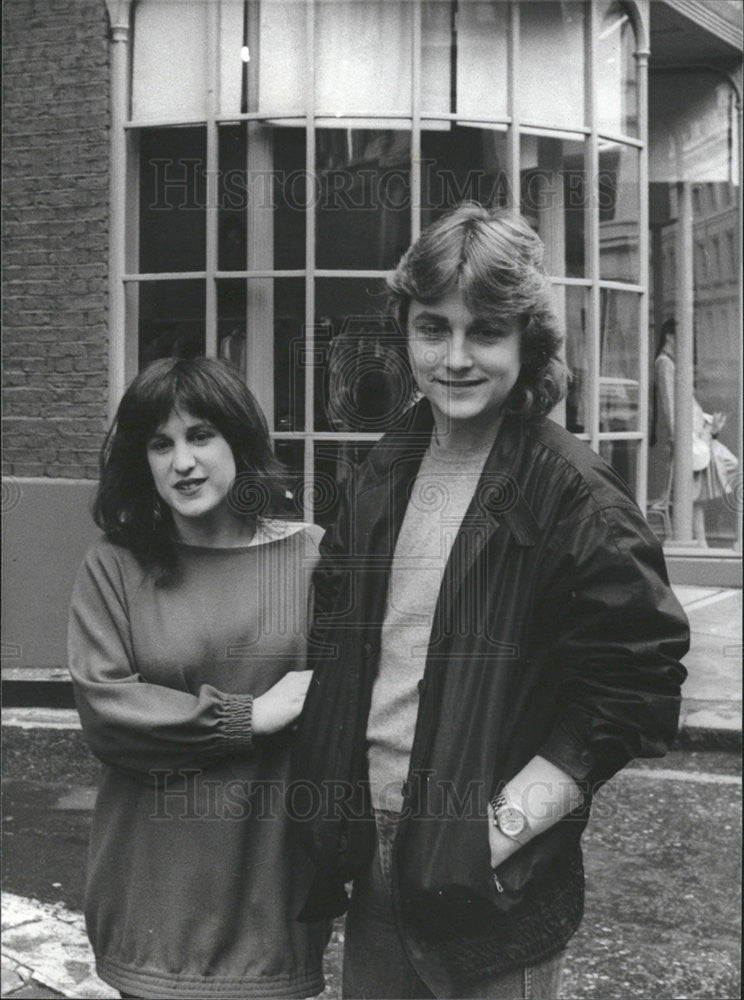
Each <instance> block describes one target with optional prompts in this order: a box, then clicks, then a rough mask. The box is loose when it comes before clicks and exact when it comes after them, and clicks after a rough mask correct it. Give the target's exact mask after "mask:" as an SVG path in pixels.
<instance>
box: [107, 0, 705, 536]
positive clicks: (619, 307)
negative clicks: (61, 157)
mask: <svg viewBox="0 0 744 1000" xmlns="http://www.w3.org/2000/svg"><path fill="white" fill-rule="evenodd" d="M595 7H596V12H595V11H593V9H592V8H591V7H590V6H589V5H588V4H587V3H584V2H558V0H556V2H552V0H551V2H540V3H535V2H531V0H530V2H523V3H521V4H519V5H516V4H515V5H510V4H507V3H504V2H501V0H483V2H481V0H468V2H467V3H459V4H458V3H449V2H440V0H431V2H428V0H427V2H422V3H421V4H413V3H410V2H408V0H384V2H383V0H353V2H351V0H349V2H346V0H318V2H316V3H314V4H313V5H312V6H310V5H308V3H306V2H305V0H281V2H276V0H275V2H262V3H259V2H250V3H247V4H246V3H244V2H243V0H210V2H206V0H205V2H200V0H139V2H138V3H137V4H136V6H135V7H134V11H135V15H134V33H133V51H132V59H131V69H132V90H131V121H130V122H129V123H128V126H127V135H128V143H129V146H128V148H129V152H130V154H131V162H132V163H135V164H136V167H135V168H133V169H132V170H130V178H129V180H130V188H129V198H130V207H131V209H132V218H133V219H136V220H137V224H136V225H133V224H131V222H130V224H129V226H128V234H127V240H128V254H127V257H128V261H129V267H128V272H127V274H126V275H125V276H124V278H123V280H124V282H125V289H126V302H127V328H128V334H129V336H130V338H131V341H132V343H133V344H134V345H136V349H135V350H130V351H129V356H130V358H133V359H135V361H136V363H139V364H140V365H142V364H145V363H147V362H148V361H149V360H152V359H153V358H155V357H160V356H163V355H165V354H174V353H175V354H183V355H189V354H194V353H209V354H216V355H219V356H222V357H225V358H228V359H230V360H231V361H233V362H234V363H235V364H236V365H238V366H239V367H240V368H241V369H242V370H243V371H244V372H245V375H246V379H247V381H248V383H249V384H250V386H251V388H252V389H253V390H254V391H255V393H256V395H257V397H258V399H259V402H260V403H261V405H262V407H263V408H264V410H265V412H266V415H267V419H268V421H269V424H270V427H271V431H272V434H273V436H274V439H275V443H276V448H277V452H278V453H279V454H280V455H281V456H282V457H283V459H284V460H285V461H286V462H287V464H288V465H289V466H290V467H291V468H292V469H293V471H294V473H295V475H296V477H297V478H296V486H297V495H298V497H300V499H301V506H303V509H304V513H305V516H308V517H313V516H317V518H318V520H320V521H321V523H325V522H324V519H325V520H326V521H327V520H328V519H329V518H330V517H331V516H332V511H333V509H334V504H335V502H336V500H335V499H334V497H336V498H337V496H336V494H335V493H334V491H333V490H332V489H330V488H328V489H326V487H327V486H328V483H329V482H332V481H333V482H336V481H339V480H341V479H343V478H344V476H345V475H346V474H347V473H348V469H349V467H350V463H352V462H353V461H354V460H355V459H357V458H359V457H360V456H361V455H362V454H363V453H364V451H365V449H368V448H369V447H371V445H372V443H373V442H374V441H375V440H376V439H377V438H378V437H379V436H380V434H382V433H383V432H384V431H385V430H386V429H387V428H388V427H389V426H390V425H391V424H392V423H393V422H394V421H395V420H396V419H397V418H398V416H399V415H400V408H401V406H404V405H406V404H407V403H408V400H409V399H410V393H411V386H410V384H409V383H408V382H407V381H406V376H405V371H404V367H401V366H400V364H399V358H400V347H401V342H400V331H398V330H397V327H396V325H395V323H394V322H393V321H392V319H391V317H389V316H386V315H385V304H384V295H383V278H384V275H385V273H386V272H387V271H388V270H389V269H390V268H392V267H394V266H395V264H396V263H397V261H398V259H399V257H400V255H401V254H402V253H403V251H404V250H405V249H406V248H407V246H408V245H409V244H410V242H411V240H412V238H414V237H415V236H416V235H417V234H418V232H420V230H421V229H422V228H423V227H424V226H426V225H427V224H429V223H430V222H431V221H433V220H435V219H436V218H438V217H439V216H440V215H441V214H442V213H443V212H445V211H447V210H448V209H449V208H451V207H453V206H454V205H456V204H458V203H459V202H461V201H463V200H473V201H477V202H480V203H481V204H484V205H487V206H492V207H497V206H513V207H516V208H518V209H519V210H521V211H522V213H523V214H524V215H525V216H526V218H527V219H528V220H529V222H530V224H531V225H532V226H533V227H534V228H535V230H536V231H537V232H538V233H539V234H540V236H541V238H542V239H543V241H544V244H545V248H546V252H545V266H546V270H547V272H548V274H549V275H550V277H551V279H552V281H553V283H554V289H555V297H556V302H557V306H558V309H559V310H560V311H561V312H562V313H563V314H564V315H565V319H566V329H567V341H566V357H567V360H568V363H569V366H570V368H571V370H572V373H573V379H572V382H571V387H570V391H569V396H568V399H567V401H566V404H565V411H564V410H562V409H561V410H558V411H557V412H556V414H555V417H556V419H558V420H561V421H565V423H566V424H567V426H568V427H569V428H570V429H571V430H572V431H574V432H575V433H577V434H580V435H581V436H582V437H584V438H585V439H587V440H588V441H589V442H590V443H591V444H592V446H593V447H595V448H596V449H598V450H600V449H602V450H603V451H604V452H605V453H606V454H607V455H608V457H609V458H610V460H611V461H612V463H613V465H614V466H615V468H616V469H617V470H618V471H619V472H620V474H621V475H623V476H625V478H627V479H628V481H629V482H630V483H631V484H633V486H634V488H637V489H638V490H639V491H640V492H641V493H642V492H643V488H644V482H643V479H644V477H645V473H646V470H645V468H644V469H642V470H640V473H639V466H638V463H639V456H640V455H641V454H642V447H643V438H644V435H645V434H646V432H647V429H646V428H644V427H641V426H640V423H641V421H640V413H641V407H640V401H639V391H640V389H639V386H640V383H641V377H640V375H641V363H642V362H641V359H640V337H639V324H640V316H641V307H640V301H641V295H642V292H643V283H644V282H645V275H642V274H641V273H640V260H641V248H640V232H639V219H640V218H641V199H642V197H644V192H642V191H641V189H640V176H641V156H642V152H641V143H640V141H639V138H638V79H637V66H636V62H635V58H634V52H635V38H634V33H633V25H632V20H631V18H630V16H629V13H628V7H627V5H625V4H623V3H618V2H605V0H598V2H597V3H596V5H595ZM309 15H311V16H309ZM246 18H247V19H246ZM417 18H420V21H419V22H418V23H417V20H416V19H417ZM414 39H419V40H420V46H419V48H418V49H417V50H416V51H414ZM244 40H247V43H248V45H247V48H248V52H247V53H244V52H241V48H242V45H243V42H244ZM590 45H593V46H594V53H593V58H592V59H590V58H589V52H588V46H590ZM164 52H167V53H169V58H167V59H164V58H163V53H164ZM246 55H247V56H248V60H247V61H245V59H244V56H246ZM517 56H518V58H516V57H517ZM590 66H593V67H594V72H593V73H589V72H588V69H589V67H590ZM510 72H514V76H513V78H510V75H509V74H510ZM311 74H312V75H313V76H314V87H313V88H312V93H314V104H313V106H312V108H310V107H309V106H308V100H309V98H308V94H309V93H310V90H309V88H308V87H307V86H306V84H307V81H308V79H309V77H310V75H311ZM414 81H416V82H417V84H418V91H417V92H416V91H414ZM310 112H312V116H313V117H312V118H310V117H309V113H310ZM593 126H594V128H593ZM517 150H518V154H519V155H518V157H515V156H514V153H515V151H517ZM311 151H312V156H311V157H310V156H309V154H310V152H311ZM595 161H596V162H598V165H599V175H598V176H597V177H595V176H594V175H593V174H594V171H590V169H589V166H590V165H591V164H593V163H594V162H595ZM667 201H668V206H667V210H666V212H667V214H666V216H665V218H666V219H667V223H668V224H667V228H666V231H665V235H664V240H665V242H664V256H663V269H664V272H665V277H664V281H663V283H662V284H663V285H664V287H663V288H662V294H663V295H664V296H665V297H666V300H667V303H666V304H665V305H664V308H667V307H668V291H669V288H672V287H673V271H674V262H673V253H674V238H673V221H671V220H673V219H674V194H673V193H671V194H669V196H668V199H667ZM597 204H598V208H599V219H598V226H595V225H593V220H594V219H595V206H596V205H597ZM590 206H591V208H590ZM166 209H167V210H166ZM309 234H312V237H313V238H311V239H308V235H309ZM597 265H598V266H597ZM670 282H671V284H670ZM608 285H609V286H611V287H606V286H608ZM721 324H722V321H720V322H719V325H721ZM324 484H325V486H324ZM324 490H325V492H324Z"/></svg>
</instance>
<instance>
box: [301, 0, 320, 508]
mask: <svg viewBox="0 0 744 1000" xmlns="http://www.w3.org/2000/svg"><path fill="white" fill-rule="evenodd" d="M305 30H306V36H307V40H306V46H305V51H306V52H307V59H308V63H307V66H306V68H305V70H306V72H305V75H306V84H305V95H306V98H307V105H306V116H307V117H306V120H305V172H306V175H307V187H306V193H305V195H306V202H305V330H304V335H305V343H304V348H305V350H304V357H305V431H306V433H308V434H310V435H311V436H310V437H309V438H306V440H305V449H304V464H303V472H304V480H305V483H306V484H307V485H308V486H311V484H312V483H313V481H314V477H315V447H314V439H313V437H312V432H313V431H314V429H315V405H314V403H315V377H316V368H317V364H318V360H317V359H316V357H315V187H316V185H315V0H309V2H308V3H307V8H306V20H305ZM313 492H314V491H313V490H312V489H305V490H304V491H303V495H304V505H305V506H304V518H305V520H306V521H312V520H313V516H314V503H313Z"/></svg>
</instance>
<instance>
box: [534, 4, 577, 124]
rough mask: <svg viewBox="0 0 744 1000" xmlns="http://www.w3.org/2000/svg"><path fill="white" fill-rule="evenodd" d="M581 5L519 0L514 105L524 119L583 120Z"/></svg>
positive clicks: (550, 121)
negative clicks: (517, 72)
mask: <svg viewBox="0 0 744 1000" xmlns="http://www.w3.org/2000/svg"><path fill="white" fill-rule="evenodd" d="M587 6H588V5H586V4H584V3H573V2H572V3H552V2H551V3H522V4H520V5H519V10H520V46H519V81H518V89H517V109H518V114H519V117H520V118H521V119H522V120H523V121H527V122H539V123H540V124H544V125H554V126H556V127H558V128H564V129H565V128H581V127H582V126H583V125H584V124H585V123H584V12H585V9H586V8H587Z"/></svg>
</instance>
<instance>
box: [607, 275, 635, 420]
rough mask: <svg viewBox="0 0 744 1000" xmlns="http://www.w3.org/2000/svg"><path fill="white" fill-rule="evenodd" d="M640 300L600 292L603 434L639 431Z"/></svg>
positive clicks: (609, 292)
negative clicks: (607, 432)
mask: <svg viewBox="0 0 744 1000" xmlns="http://www.w3.org/2000/svg"><path fill="white" fill-rule="evenodd" d="M639 308H640V298H639V296H638V295H637V294H635V293H634V292H618V291H614V290H609V289H606V288H603V289H601V291H600V329H599V337H600V373H599V375H600V377H599V429H600V431H637V430H638V429H639V427H638V379H639V373H640V347H639V330H640V325H639Z"/></svg>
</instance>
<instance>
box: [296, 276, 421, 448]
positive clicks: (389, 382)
mask: <svg viewBox="0 0 744 1000" xmlns="http://www.w3.org/2000/svg"><path fill="white" fill-rule="evenodd" d="M384 309H385V303H384V288H383V283H382V282H381V281H380V282H377V283H376V282H374V281H360V280H355V279H343V278H340V279H329V278H326V279H319V280H318V281H317V283H316V316H317V319H316V328H315V363H316V372H315V429H316V430H333V431H344V430H346V431H350V430H353V431H376V432H383V431H385V430H387V429H389V427H390V426H391V425H392V424H393V423H395V421H396V420H397V419H399V418H400V416H401V415H402V413H403V412H404V411H405V409H406V407H407V406H408V404H409V402H410V399H411V394H412V388H411V382H410V376H409V372H408V366H407V363H406V361H405V354H404V349H405V345H404V343H403V340H402V338H401V337H400V335H399V333H398V329H397V325H396V323H395V320H394V319H393V318H392V317H387V316H385V312H384Z"/></svg>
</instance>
